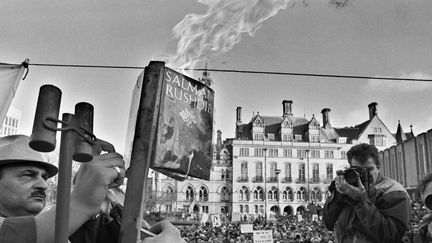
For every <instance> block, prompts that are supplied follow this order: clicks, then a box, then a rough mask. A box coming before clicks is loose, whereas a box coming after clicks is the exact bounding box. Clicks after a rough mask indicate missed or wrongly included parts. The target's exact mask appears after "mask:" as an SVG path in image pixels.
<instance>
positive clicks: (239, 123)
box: [236, 106, 242, 126]
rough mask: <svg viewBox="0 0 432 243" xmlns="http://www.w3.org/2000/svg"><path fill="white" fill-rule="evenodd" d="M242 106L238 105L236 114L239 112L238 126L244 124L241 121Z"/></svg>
mask: <svg viewBox="0 0 432 243" xmlns="http://www.w3.org/2000/svg"><path fill="white" fill-rule="evenodd" d="M241 109H242V108H241V107H240V106H239V107H237V109H236V114H237V116H236V117H237V126H238V125H241V124H242V121H241Z"/></svg>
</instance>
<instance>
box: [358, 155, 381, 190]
mask: <svg viewBox="0 0 432 243" xmlns="http://www.w3.org/2000/svg"><path fill="white" fill-rule="evenodd" d="M351 166H357V167H362V168H367V169H368V170H369V183H370V185H373V184H375V182H376V181H377V179H378V175H379V173H380V169H379V168H378V167H377V165H376V164H375V162H374V160H373V159H372V158H368V160H367V161H366V163H364V164H362V163H360V162H359V161H357V160H356V159H355V158H352V159H351Z"/></svg>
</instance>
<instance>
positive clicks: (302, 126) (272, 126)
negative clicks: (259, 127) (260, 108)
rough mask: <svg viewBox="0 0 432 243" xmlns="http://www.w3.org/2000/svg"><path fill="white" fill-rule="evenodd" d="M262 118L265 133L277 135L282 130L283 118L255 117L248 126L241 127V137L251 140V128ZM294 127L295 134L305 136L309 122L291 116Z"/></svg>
mask: <svg viewBox="0 0 432 243" xmlns="http://www.w3.org/2000/svg"><path fill="white" fill-rule="evenodd" d="M258 116H259V117H260V118H261V119H262V120H263V121H264V126H265V133H273V134H277V133H278V132H279V130H280V128H281V123H282V121H283V117H280V116H261V115H254V116H253V117H252V119H251V120H250V121H249V123H247V124H242V125H240V129H241V135H240V137H241V138H243V137H248V138H251V137H252V134H251V132H250V131H251V128H252V126H253V122H254V121H255V120H256V119H257V117H258ZM288 118H289V119H290V120H291V122H292V125H293V133H294V134H303V133H304V131H305V130H306V129H307V126H308V124H309V120H307V119H306V118H303V117H294V116H289V117H288Z"/></svg>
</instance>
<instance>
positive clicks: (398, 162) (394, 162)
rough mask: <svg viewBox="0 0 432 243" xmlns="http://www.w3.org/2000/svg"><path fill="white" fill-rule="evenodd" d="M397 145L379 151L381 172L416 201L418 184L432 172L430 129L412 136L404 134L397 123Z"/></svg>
mask: <svg viewBox="0 0 432 243" xmlns="http://www.w3.org/2000/svg"><path fill="white" fill-rule="evenodd" d="M395 137H396V140H397V143H396V144H395V145H393V146H391V147H389V148H387V149H385V150H383V151H380V161H381V164H382V171H383V173H384V175H385V176H387V177H390V178H392V179H394V180H396V181H398V182H400V183H401V184H402V185H403V186H404V187H405V188H407V190H408V192H409V194H410V196H411V198H412V199H416V195H415V188H416V187H417V184H418V182H419V181H420V180H421V179H422V178H423V177H424V176H425V175H426V174H428V173H431V172H432V129H430V130H428V131H427V132H423V133H420V134H418V135H417V136H414V134H413V132H412V127H411V131H410V132H409V133H404V131H403V130H402V127H401V125H400V123H399V125H398V129H397V132H396V135H395Z"/></svg>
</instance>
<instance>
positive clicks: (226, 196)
mask: <svg viewBox="0 0 432 243" xmlns="http://www.w3.org/2000/svg"><path fill="white" fill-rule="evenodd" d="M220 199H221V201H229V200H230V192H229V189H228V188H227V187H226V186H224V187H222V189H221V197H220Z"/></svg>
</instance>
